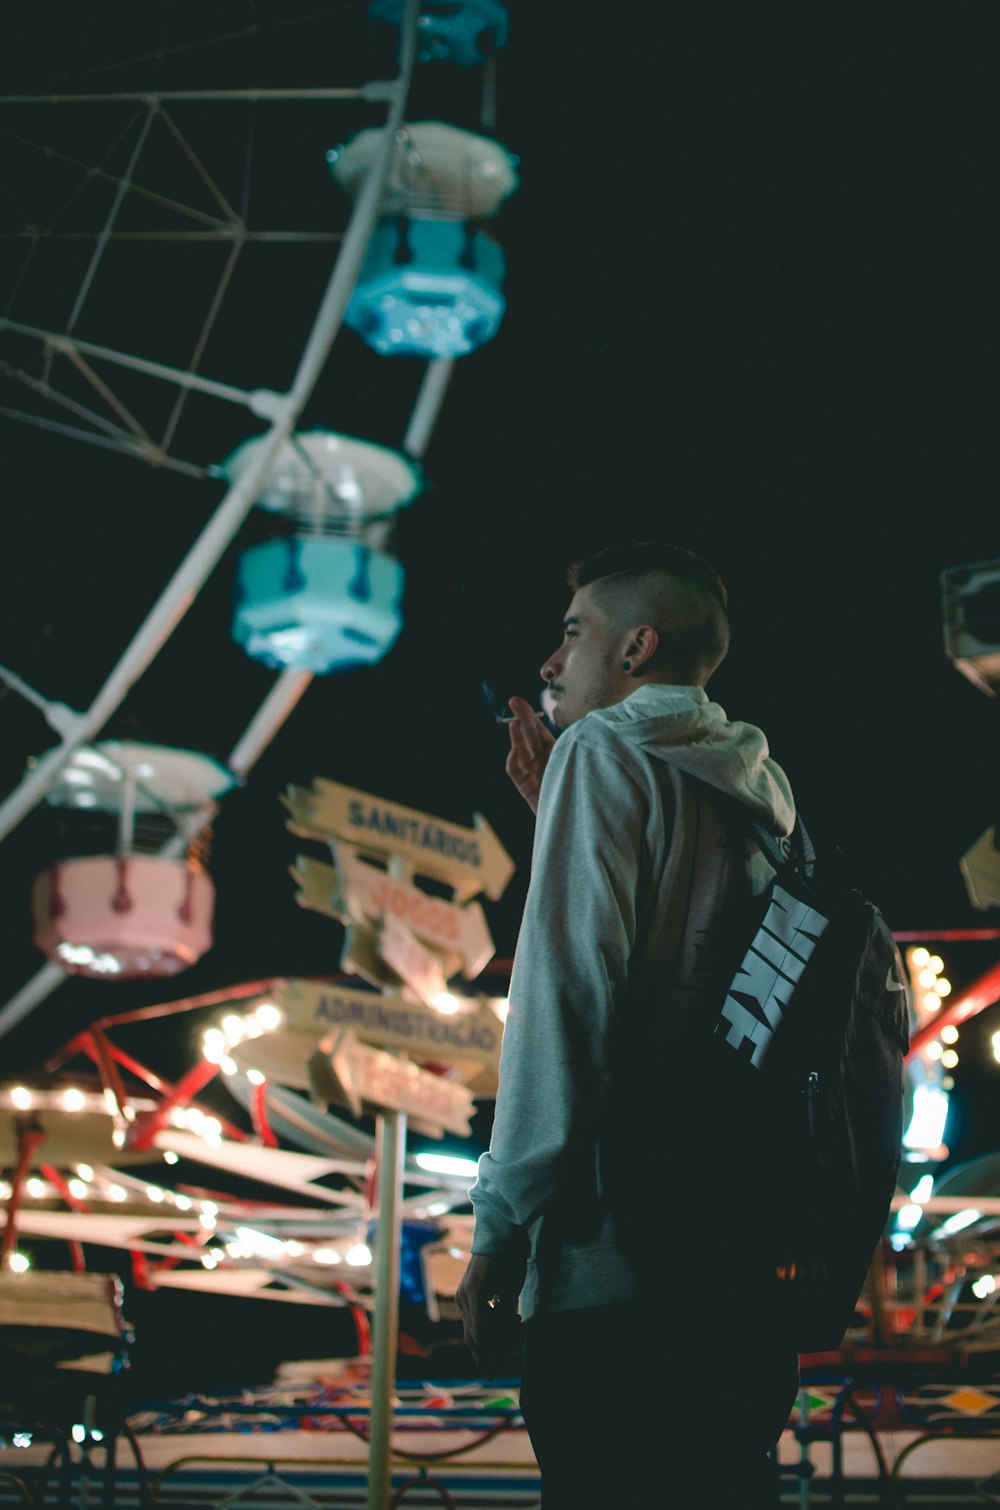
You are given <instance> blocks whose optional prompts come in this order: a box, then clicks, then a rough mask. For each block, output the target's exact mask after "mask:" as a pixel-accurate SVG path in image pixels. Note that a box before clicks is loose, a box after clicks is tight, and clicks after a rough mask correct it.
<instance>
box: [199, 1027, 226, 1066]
mask: <svg viewBox="0 0 1000 1510" xmlns="http://www.w3.org/2000/svg"><path fill="white" fill-rule="evenodd" d="M201 1052H202V1054H203V1055H204V1056H205V1058H206V1059H207V1060H208V1062H209V1064H219V1063H220V1062H221V1060H222V1059H223V1057H224V1056H225V1052H226V1035H225V1033H223V1031H222V1029H221V1028H206V1029H205V1035H204V1037H203V1038H202V1041H201Z"/></svg>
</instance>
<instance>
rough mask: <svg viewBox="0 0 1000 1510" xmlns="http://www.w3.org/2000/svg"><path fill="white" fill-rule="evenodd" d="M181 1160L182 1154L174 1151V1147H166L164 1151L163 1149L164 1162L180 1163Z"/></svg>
mask: <svg viewBox="0 0 1000 1510" xmlns="http://www.w3.org/2000/svg"><path fill="white" fill-rule="evenodd" d="M180 1161H181V1156H180V1154H179V1153H174V1151H173V1149H172V1148H166V1149H164V1151H163V1162H164V1164H179V1163H180Z"/></svg>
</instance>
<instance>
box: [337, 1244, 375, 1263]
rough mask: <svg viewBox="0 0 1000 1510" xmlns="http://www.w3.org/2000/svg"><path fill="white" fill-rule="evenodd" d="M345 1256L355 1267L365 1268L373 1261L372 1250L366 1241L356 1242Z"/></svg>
mask: <svg viewBox="0 0 1000 1510" xmlns="http://www.w3.org/2000/svg"><path fill="white" fill-rule="evenodd" d="M344 1257H345V1258H346V1259H347V1262H348V1263H349V1264H351V1265H352V1266H353V1267H354V1268H355V1269H363V1268H364V1267H365V1266H366V1265H367V1264H370V1263H371V1261H372V1250H371V1249H370V1248H369V1247H368V1245H367V1244H366V1243H355V1244H354V1246H353V1248H348V1250H347V1252H346V1253H345V1254H344Z"/></svg>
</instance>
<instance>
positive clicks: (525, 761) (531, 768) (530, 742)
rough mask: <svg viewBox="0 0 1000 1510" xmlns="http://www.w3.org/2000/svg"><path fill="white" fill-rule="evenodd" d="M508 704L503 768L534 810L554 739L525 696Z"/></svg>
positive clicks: (536, 806) (516, 698) (514, 698)
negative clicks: (507, 742) (507, 741)
mask: <svg viewBox="0 0 1000 1510" xmlns="http://www.w3.org/2000/svg"><path fill="white" fill-rule="evenodd" d="M508 706H509V708H510V711H511V713H513V715H514V717H513V718H512V719H511V721H510V723H509V724H508V725H507V730H508V732H509V734H510V754H509V755H508V756H507V760H506V763H505V765H504V770H505V771H506V772H507V775H508V776H509V777H510V779H511V781H512V782H513V783H514V785H515V786H516V787H517V790H518V791H519V792H520V794H521V796H522V797H523V798H524V800H525V802H526V803H527V804H528V806H529V807H530V808H531V811H532V812H533V813H537V812H538V793H539V791H540V790H541V785H542V777H543V775H544V774H545V767H546V766H547V765H548V763H549V756H550V755H551V754H552V746H553V745H554V744H555V739H554V738H553V736H552V735H551V734H550V733H549V731H548V729H547V728H546V727H545V724H544V723H543V722H542V717H541V714H540V713H536V712H535V710H534V708H533V707H532V706H531V704H530V703H529V702H528V701H527V700H526V699H525V698H523V697H512V698H511V699H510V702H509V703H508Z"/></svg>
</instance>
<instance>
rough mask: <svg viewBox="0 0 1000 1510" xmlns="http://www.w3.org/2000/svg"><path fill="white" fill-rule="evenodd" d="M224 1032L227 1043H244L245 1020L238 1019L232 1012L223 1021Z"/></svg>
mask: <svg viewBox="0 0 1000 1510" xmlns="http://www.w3.org/2000/svg"><path fill="white" fill-rule="evenodd" d="M222 1031H223V1032H224V1033H225V1035H226V1042H227V1043H242V1042H243V1019H242V1017H237V1016H236V1013H235V1012H230V1013H229V1015H228V1016H227V1017H224V1018H223V1019H222Z"/></svg>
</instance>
